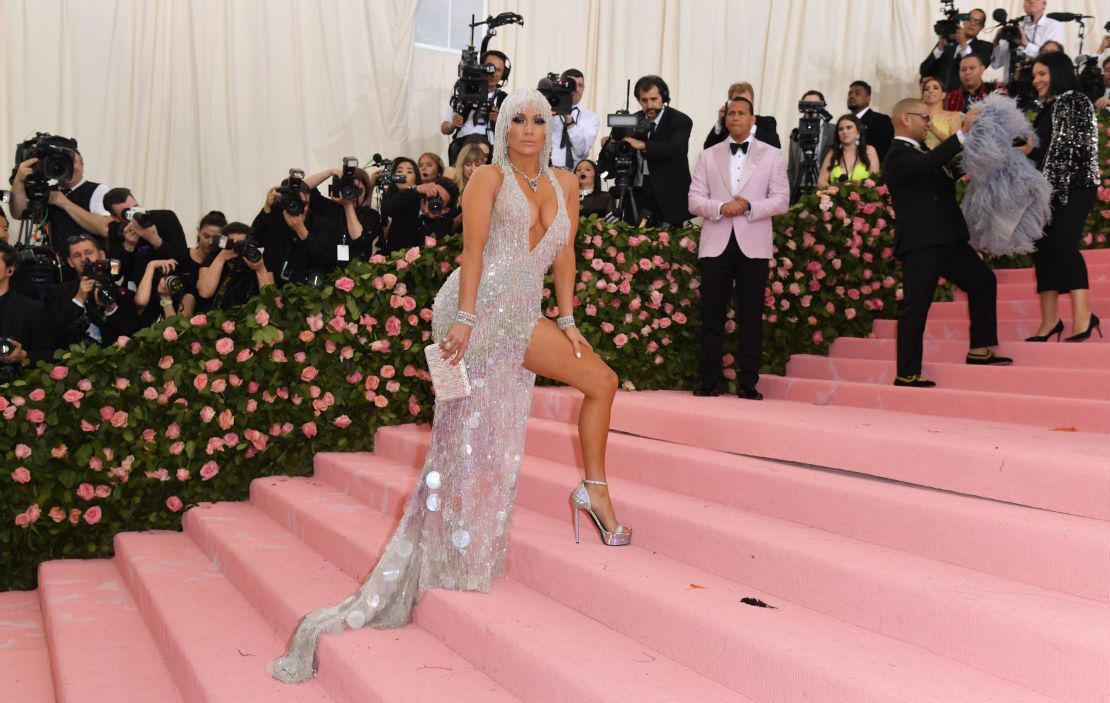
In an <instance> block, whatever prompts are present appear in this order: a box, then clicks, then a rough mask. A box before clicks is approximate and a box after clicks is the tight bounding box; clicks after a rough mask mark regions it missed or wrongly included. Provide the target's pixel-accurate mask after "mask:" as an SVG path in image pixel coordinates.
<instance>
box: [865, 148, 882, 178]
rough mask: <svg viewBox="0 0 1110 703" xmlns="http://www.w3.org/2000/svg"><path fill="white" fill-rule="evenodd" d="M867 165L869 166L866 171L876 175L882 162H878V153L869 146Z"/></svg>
mask: <svg viewBox="0 0 1110 703" xmlns="http://www.w3.org/2000/svg"><path fill="white" fill-rule="evenodd" d="M867 163H868V164H870V166H869V167H868V168H867V170H868V171H870V172H871V173H878V172H879V170H880V169H881V168H882V167H883V164H882V162H881V161H879V152H878V151H876V150H875V147H873V146H871V145H870V144H868V145H867Z"/></svg>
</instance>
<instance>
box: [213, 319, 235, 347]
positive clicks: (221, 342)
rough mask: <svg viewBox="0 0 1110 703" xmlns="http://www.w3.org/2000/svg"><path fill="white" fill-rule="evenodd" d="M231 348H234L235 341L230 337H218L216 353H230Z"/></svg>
mask: <svg viewBox="0 0 1110 703" xmlns="http://www.w3.org/2000/svg"><path fill="white" fill-rule="evenodd" d="M229 322H230V320H229ZM225 324H226V323H225ZM233 349H235V342H233V341H232V340H231V337H220V338H219V339H217V340H216V352H217V353H219V354H221V355H224V354H230V353H231V351H232V350H233Z"/></svg>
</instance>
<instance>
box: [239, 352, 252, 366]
mask: <svg viewBox="0 0 1110 703" xmlns="http://www.w3.org/2000/svg"><path fill="white" fill-rule="evenodd" d="M253 356H254V352H252V351H251V350H250V349H240V350H239V353H238V354H237V355H236V356H235V360H236V361H238V362H239V363H240V364H242V363H244V362H247V361H250V359H251V357H253Z"/></svg>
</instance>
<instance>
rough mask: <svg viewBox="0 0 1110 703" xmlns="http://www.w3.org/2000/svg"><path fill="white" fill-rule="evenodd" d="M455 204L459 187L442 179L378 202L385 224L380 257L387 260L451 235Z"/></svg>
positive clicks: (412, 187)
mask: <svg viewBox="0 0 1110 703" xmlns="http://www.w3.org/2000/svg"><path fill="white" fill-rule="evenodd" d="M458 202H459V186H458V185H457V184H456V183H455V182H454V181H453V180H451V179H450V178H447V177H445V176H440V177H439V178H437V179H435V180H434V181H432V182H431V183H422V184H420V185H418V186H410V187H408V188H406V189H404V190H399V191H397V192H395V193H393V194H392V195H390V196H388V197H387V198H385V199H384V200H383V201H382V216H383V217H385V218H386V219H387V220H388V222H389V233H388V234H387V235H386V236H385V240H384V243H383V244H382V247H381V253H382V254H384V255H386V256H389V255H390V254H392V253H393V252H395V251H397V250H401V251H404V250H405V249H409V248H411V247H422V246H424V238H425V237H433V238H436V239H438V238H439V237H444V236H447V235H448V234H451V231H452V229H453V228H454V225H455V210H456V208H457V207H458Z"/></svg>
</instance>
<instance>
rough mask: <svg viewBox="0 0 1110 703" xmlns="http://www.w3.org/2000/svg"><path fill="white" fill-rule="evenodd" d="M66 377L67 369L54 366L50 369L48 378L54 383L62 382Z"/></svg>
mask: <svg viewBox="0 0 1110 703" xmlns="http://www.w3.org/2000/svg"><path fill="white" fill-rule="evenodd" d="M68 375H69V368H67V367H65V366H55V367H54V368H52V369H50V378H52V379H54V380H55V381H61V380H64V379H65V377H66V376H68Z"/></svg>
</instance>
